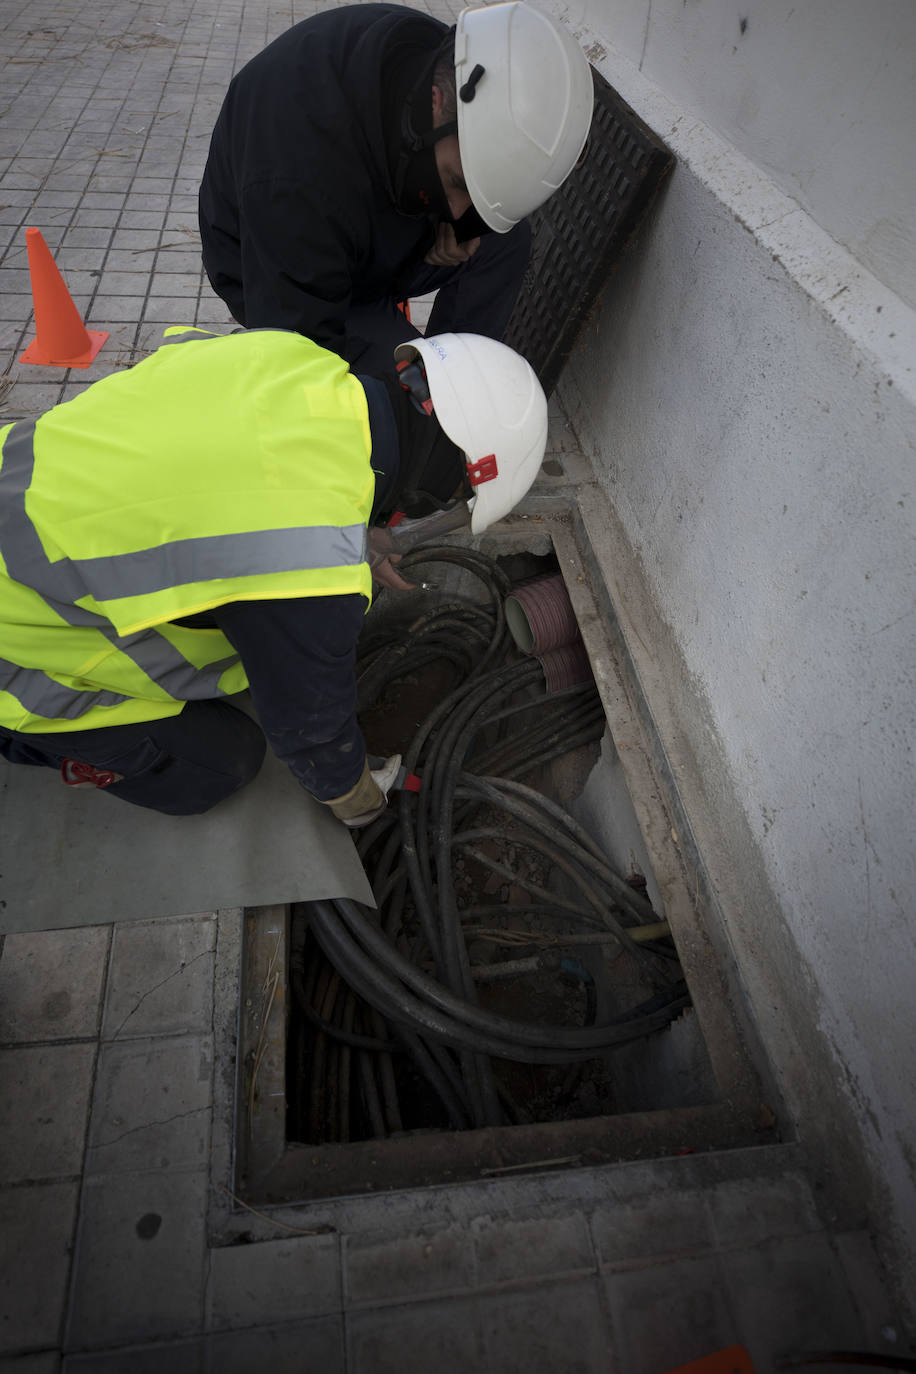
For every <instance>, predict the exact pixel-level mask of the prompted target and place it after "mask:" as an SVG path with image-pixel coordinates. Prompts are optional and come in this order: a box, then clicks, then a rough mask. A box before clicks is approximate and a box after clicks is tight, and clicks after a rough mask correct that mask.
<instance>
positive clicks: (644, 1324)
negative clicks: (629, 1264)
mask: <svg viewBox="0 0 916 1374" xmlns="http://www.w3.org/2000/svg"><path fill="white" fill-rule="evenodd" d="M606 1284H607V1293H608V1301H609V1303H610V1313H611V1329H612V1333H613V1341H614V1346H615V1349H616V1353H617V1359H618V1361H619V1367H620V1369H621V1370H622V1371H625V1374H662V1371H663V1370H668V1369H674V1368H676V1367H677V1366H678V1365H682V1364H688V1363H689V1362H690V1361H691V1360H696V1359H699V1358H700V1357H701V1356H702V1355H710V1354H712V1353H713V1351H716V1350H723V1349H725V1347H726V1346H729V1345H735V1344H736V1343H738V1342H739V1341H740V1328H738V1327H737V1326H736V1322H735V1319H734V1318H733V1316H732V1314H731V1311H730V1309H729V1306H728V1303H727V1301H726V1298H725V1295H724V1293H723V1289H722V1278H721V1275H720V1273H719V1268H718V1265H717V1263H716V1260H715V1258H714V1257H712V1256H703V1257H699V1258H691V1259H683V1260H678V1261H676V1262H675V1263H673V1264H653V1265H651V1266H647V1267H645V1268H639V1269H635V1270H629V1271H625V1272H623V1273H615V1274H609V1275H608V1276H607V1277H606ZM762 1310H763V1311H768V1313H769V1319H772V1312H771V1310H769V1309H762Z"/></svg>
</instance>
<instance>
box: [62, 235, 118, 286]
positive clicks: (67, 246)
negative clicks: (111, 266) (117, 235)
mask: <svg viewBox="0 0 916 1374" xmlns="http://www.w3.org/2000/svg"><path fill="white" fill-rule="evenodd" d="M106 248H107V245H106V244H103V243H98V244H93V245H83V246H78V245H77V244H71V243H64V244H63V245H62V246H61V247H60V248H59V249H58V250H57V251H56V253H55V255H54V258H55V261H56V263H57V266H58V268H59V270H60V273H61V276H62V277H63V278H64V280H65V281H66V283H67V286H68V287H69V289H70V291H71V292H76V291H78V290H79V289H80V287H79V285H78V284H77V281H76V276H77V274H79V273H81V272H94V273H96V279H98V273H99V272H101V270H102V266H103V264H104V262H105V252H106ZM93 285H94V283H93Z"/></svg>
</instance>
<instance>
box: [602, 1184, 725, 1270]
mask: <svg viewBox="0 0 916 1374" xmlns="http://www.w3.org/2000/svg"><path fill="white" fill-rule="evenodd" d="M591 1226H592V1234H593V1236H594V1239H595V1246H596V1248H597V1251H598V1257H599V1260H600V1262H601V1263H602V1264H603V1265H611V1264H622V1263H629V1262H630V1261H632V1260H636V1259H647V1258H654V1257H658V1256H663V1255H679V1254H690V1253H693V1252H696V1251H702V1250H705V1249H708V1248H710V1247H711V1246H712V1245H713V1244H714V1236H713V1230H712V1223H711V1221H710V1219H709V1215H708V1212H707V1209H706V1201H705V1197H704V1195H703V1193H702V1192H699V1191H695V1190H689V1191H687V1190H674V1189H670V1190H667V1191H663V1192H660V1193H658V1194H655V1195H651V1196H646V1197H643V1198H638V1199H629V1200H627V1201H626V1202H615V1203H606V1204H604V1205H603V1206H601V1207H600V1208H599V1209H596V1211H595V1213H594V1215H593V1216H592V1219H591Z"/></svg>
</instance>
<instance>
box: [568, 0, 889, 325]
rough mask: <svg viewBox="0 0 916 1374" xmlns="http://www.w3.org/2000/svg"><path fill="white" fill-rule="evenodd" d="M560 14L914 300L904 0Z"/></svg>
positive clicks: (672, 5)
mask: <svg viewBox="0 0 916 1374" xmlns="http://www.w3.org/2000/svg"><path fill="white" fill-rule="evenodd" d="M556 9H557V12H558V13H560V14H562V15H563V16H564V18H565V19H566V21H567V22H568V23H569V24H570V25H571V27H572V28H573V29H588V30H590V31H591V32H592V33H593V34H594V35H596V36H597V37H598V39H599V41H601V42H603V43H606V44H609V45H613V47H614V48H615V49H616V50H617V52H618V53H620V54H621V55H622V56H624V57H626V58H627V59H628V60H629V61H630V62H632V63H634V64H635V65H636V66H637V67H639V68H640V70H641V71H642V73H643V75H645V76H646V77H647V78H648V79H649V80H651V81H652V82H653V83H655V84H656V85H658V86H659V87H660V88H661V89H662V90H663V91H664V92H665V93H666V95H667V96H668V97H669V98H670V99H671V100H673V101H675V102H676V103H677V104H678V106H679V107H680V108H681V109H682V110H683V112H684V113H685V114H688V115H694V116H697V117H698V118H700V119H702V120H703V121H704V123H706V124H708V125H709V126H710V127H711V128H713V129H715V130H716V131H717V132H719V133H720V134H722V135H724V137H725V138H727V139H728V140H729V141H730V142H731V143H733V144H734V146H735V147H736V148H738V149H739V150H740V151H741V152H743V153H744V154H745V155H746V156H747V157H748V158H750V159H751V160H752V161H753V162H754V163H756V164H757V166H759V167H760V168H762V169H763V170H765V171H766V172H767V173H768V175H769V176H771V177H772V179H773V180H774V181H775V182H776V183H777V184H778V185H779V186H780V187H781V188H782V189H783V190H784V191H786V192H787V193H788V194H789V195H790V196H792V197H793V198H794V199H795V200H796V201H797V202H798V204H799V205H800V206H801V207H802V208H803V209H805V210H806V211H807V212H808V213H809V214H810V215H811V216H812V218H813V219H814V220H816V221H817V223H818V224H820V225H821V226H822V228H824V229H826V230H827V232H828V233H829V234H831V235H832V236H833V237H834V238H835V239H836V240H837V241H838V242H839V243H841V244H843V245H844V246H845V247H846V248H848V249H849V251H850V252H851V253H852V254H853V256H854V257H855V258H856V259H857V260H858V261H859V262H860V263H862V264H863V266H865V267H867V268H868V269H869V271H871V272H873V273H874V274H875V276H877V277H878V278H879V280H881V281H883V282H885V283H886V284H887V285H888V286H890V287H891V288H892V289H893V290H894V291H896V292H897V293H898V294H899V295H900V296H902V297H903V299H904V300H906V301H909V303H910V304H911V305H916V157H914V153H913V145H914V140H916V5H914V4H913V3H912V0H869V3H867V4H864V3H862V0H568V3H561V4H558V5H557V6H556Z"/></svg>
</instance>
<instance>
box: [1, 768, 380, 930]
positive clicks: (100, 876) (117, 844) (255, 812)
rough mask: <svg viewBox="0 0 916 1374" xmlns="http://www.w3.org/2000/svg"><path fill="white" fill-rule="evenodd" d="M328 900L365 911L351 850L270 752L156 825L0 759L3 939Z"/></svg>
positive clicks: (109, 800)
mask: <svg viewBox="0 0 916 1374" xmlns="http://www.w3.org/2000/svg"><path fill="white" fill-rule="evenodd" d="M334 896H345V897H351V898H353V899H355V900H357V901H362V902H367V903H370V904H371V903H372V900H373V899H372V893H371V889H370V887H369V884H368V881H367V879H366V875H365V873H364V872H363V869H362V865H361V864H360V861H359V858H358V856H357V854H356V849H355V846H354V844H353V840H352V838H351V836H350V834H349V833H348V831H347V830H346V829H345V828H344V827H343V826H342V825H341V824H340V822H339V821H337V820H335V819H334V817H333V816H332V815H331V813H330V811H328V810H327V809H326V808H325V807H323V806H320V805H319V804H318V802H316V801H314V800H313V799H312V798H311V797H309V796H308V795H307V794H306V793H305V792H303V790H302V788H301V787H300V786H299V785H298V783H297V782H296V781H295V780H294V778H293V777H292V775H291V773H290V771H289V769H288V768H287V767H286V765H285V764H283V763H281V762H280V761H279V760H278V759H277V758H276V757H275V756H274V755H273V754H271V753H270V752H269V751H268V754H267V757H266V759H265V760H264V766H263V767H262V769H261V771H260V773H259V774H258V776H257V778H256V779H255V781H254V782H253V783H251V784H249V786H248V787H246V788H244V789H243V790H242V791H241V792H238V793H237V794H236V795H235V796H234V797H231V798H230V799H229V800H228V801H226V802H223V803H222V804H221V805H220V806H217V807H215V808H214V809H213V810H212V811H211V812H209V813H208V814H206V815H204V816H161V815H159V813H158V812H154V811H147V810H144V809H143V808H142V807H139V806H131V805H129V804H128V803H126V802H123V801H118V800H117V799H116V798H114V797H106V796H105V795H104V794H103V793H101V792H99V791H96V789H95V788H71V787H66V786H65V785H64V784H63V783H62V782H61V780H60V777H59V775H58V774H57V773H56V772H55V771H54V770H52V769H50V768H26V767H23V766H22V765H12V764H7V763H6V762H5V760H3V759H0V901H2V906H0V934H12V933H13V932H14V931H25V930H54V929H58V928H60V927H63V926H81V925H102V924H105V923H107V922H109V921H133V920H142V919H144V918H146V917H151V916H184V915H189V914H190V913H191V912H196V911H213V910H215V909H216V908H217V907H221V906H223V907H225V906H268V905H271V904H273V903H276V902H293V901H309V900H314V899H316V898H319V897H334Z"/></svg>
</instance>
